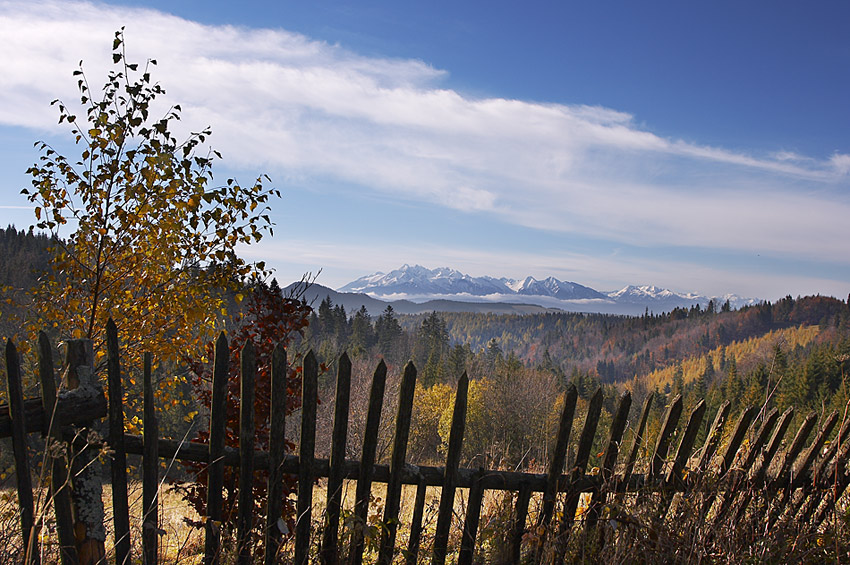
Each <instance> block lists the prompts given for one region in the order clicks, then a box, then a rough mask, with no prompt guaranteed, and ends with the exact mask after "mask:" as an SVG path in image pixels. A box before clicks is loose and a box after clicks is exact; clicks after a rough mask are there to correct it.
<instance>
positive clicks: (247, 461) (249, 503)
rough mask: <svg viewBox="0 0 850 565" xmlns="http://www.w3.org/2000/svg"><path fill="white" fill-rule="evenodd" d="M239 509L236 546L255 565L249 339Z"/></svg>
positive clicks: (242, 387) (243, 372)
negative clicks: (253, 548)
mask: <svg viewBox="0 0 850 565" xmlns="http://www.w3.org/2000/svg"><path fill="white" fill-rule="evenodd" d="M239 360H240V365H241V366H240V373H239V459H240V465H239V512H238V515H237V517H236V549H237V552H238V553H239V563H240V565H251V562H252V561H253V558H252V556H251V547H252V544H251V529H252V528H253V527H254V434H255V431H256V427H255V425H254V389H255V385H256V380H257V358H256V356H255V353H254V342H253V341H250V340H248V342H247V343H245V345H244V346H243V347H242V352H241V355H240V357H239Z"/></svg>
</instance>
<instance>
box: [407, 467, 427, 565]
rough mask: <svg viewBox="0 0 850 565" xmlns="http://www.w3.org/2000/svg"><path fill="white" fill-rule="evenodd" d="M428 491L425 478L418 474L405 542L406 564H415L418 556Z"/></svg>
mask: <svg viewBox="0 0 850 565" xmlns="http://www.w3.org/2000/svg"><path fill="white" fill-rule="evenodd" d="M427 492H428V487H427V486H426V485H425V478H424V477H422V476H421V475H420V476H419V483H418V484H417V485H416V499H415V501H414V502H413V517H412V518H411V519H410V539H408V542H407V557H406V558H405V560H404V562H405V564H406V565H416V563H417V557H418V556H419V540H420V538H421V537H422V514H423V513H424V512H425V495H426V494H427Z"/></svg>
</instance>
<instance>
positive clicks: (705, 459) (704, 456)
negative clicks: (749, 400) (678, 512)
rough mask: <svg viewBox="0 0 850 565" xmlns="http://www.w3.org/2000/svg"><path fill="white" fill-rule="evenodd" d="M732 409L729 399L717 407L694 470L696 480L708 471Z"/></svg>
mask: <svg viewBox="0 0 850 565" xmlns="http://www.w3.org/2000/svg"><path fill="white" fill-rule="evenodd" d="M731 409H732V404H731V403H730V402H729V401H728V400H727V401H725V402H724V403H723V404H721V405H720V408H718V409H717V414H715V415H714V422H712V423H711V428H709V430H708V435H707V436H706V437H705V442H704V443H703V446H702V453H701V454H700V458H699V462H697V466H696V468H695V469H694V470H693V471H694V475H695V477H696V481H694V482H699V481H700V480H701V479H702V477H703V476H704V475H705V473H706V471H708V468H709V466H710V465H711V460H712V459H713V458H714V454H715V453H716V452H717V446H718V445H719V444H720V438H721V437H722V436H723V426H724V425H726V419H727V418H728V417H729V411H730V410H731Z"/></svg>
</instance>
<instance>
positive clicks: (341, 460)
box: [319, 353, 351, 565]
mask: <svg viewBox="0 0 850 565" xmlns="http://www.w3.org/2000/svg"><path fill="white" fill-rule="evenodd" d="M350 395H351V361H350V360H349V358H348V354H346V353H343V354H342V356H341V357H340V358H339V366H338V367H337V375H336V400H335V405H334V426H333V437H332V440H331V459H330V466H331V468H330V476H329V477H328V498H327V505H326V509H325V528H324V530H323V535H322V548H321V551H320V554H319V559H320V561H321V562H322V563H327V564H329V565H336V563H338V562H339V551H338V547H337V546H338V542H337V539H338V537H339V514H340V507H341V505H342V484H343V483H342V473H343V466H344V465H345V445H346V442H347V440H348V408H349V406H348V404H349V397H350Z"/></svg>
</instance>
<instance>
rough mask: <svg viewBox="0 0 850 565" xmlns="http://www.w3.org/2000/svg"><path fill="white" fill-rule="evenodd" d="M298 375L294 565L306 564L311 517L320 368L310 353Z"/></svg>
mask: <svg viewBox="0 0 850 565" xmlns="http://www.w3.org/2000/svg"><path fill="white" fill-rule="evenodd" d="M303 367H304V368H303V372H302V374H301V445H300V446H299V450H298V453H299V461H298V504H297V509H296V513H297V514H296V520H297V522H296V523H295V564H296V565H306V564H307V558H308V556H309V550H310V529H311V528H312V527H313V525H312V524H311V523H310V522H311V520H312V517H313V458H314V457H315V448H316V395H317V390H318V389H317V387H318V383H317V379H318V375H319V365H318V363H317V362H316V356H315V355H314V354H313V352H312V351H310V352H309V353H308V354H307V356H306V357H305V358H304V364H303Z"/></svg>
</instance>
